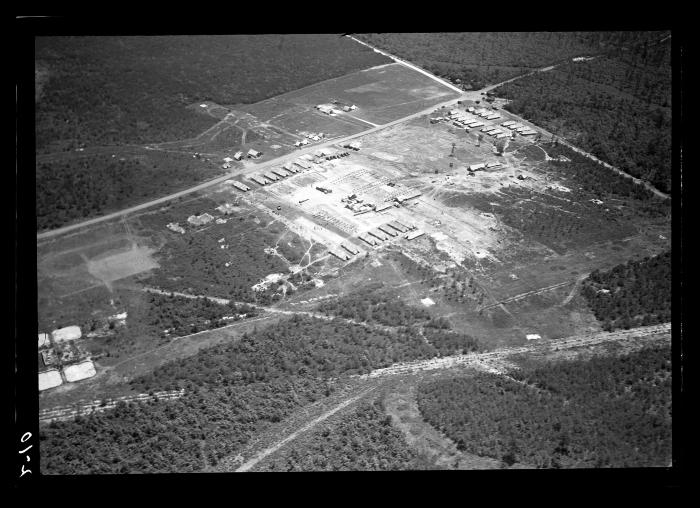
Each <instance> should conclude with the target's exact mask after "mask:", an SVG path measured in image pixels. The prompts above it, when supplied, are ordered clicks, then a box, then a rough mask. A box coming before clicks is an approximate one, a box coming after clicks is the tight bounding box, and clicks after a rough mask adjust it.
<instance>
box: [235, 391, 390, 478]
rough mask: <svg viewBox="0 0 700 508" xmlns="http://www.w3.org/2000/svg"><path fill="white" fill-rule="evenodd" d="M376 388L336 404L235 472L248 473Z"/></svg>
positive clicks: (258, 454)
mask: <svg viewBox="0 0 700 508" xmlns="http://www.w3.org/2000/svg"><path fill="white" fill-rule="evenodd" d="M376 388H377V387H376V386H372V387H370V388H368V389H366V390H364V391H363V392H361V393H360V394H359V395H355V396H353V397H351V398H349V399H347V400H345V401H343V402H341V403H340V404H338V405H337V406H335V407H334V408H332V409H330V410H329V411H326V412H324V413H323V414H322V415H321V416H319V417H317V418H314V419H313V420H311V421H310V422H309V423H307V424H306V425H304V426H303V427H301V428H299V429H298V430H295V431H294V432H292V433H291V434H289V435H287V436H286V437H284V438H283V439H281V440H279V441H277V442H275V443H274V444H273V445H271V446H268V447H267V448H265V449H264V450H262V451H260V452H258V453H257V454H256V455H255V456H254V457H253V458H251V459H249V460H247V461H246V462H245V463H243V465H241V466H240V467H238V468H237V469H236V472H237V473H240V472H244V471H250V470H251V469H252V468H253V467H255V465H256V464H257V463H258V462H260V461H261V460H263V459H264V458H265V457H267V456H268V455H271V454H273V453H275V452H276V451H277V450H279V449H280V448H282V447H283V446H284V445H285V444H287V443H289V442H290V441H293V440H294V439H296V438H297V437H298V436H299V435H300V434H302V433H304V432H308V431H309V430H311V429H313V428H314V427H315V426H316V425H318V424H319V423H321V422H322V421H324V420H327V419H328V418H330V417H331V416H333V415H334V414H335V413H337V412H338V411H340V410H342V409H344V408H346V407H347V406H349V405H350V404H353V403H354V402H357V401H358V400H360V399H361V398H363V397H364V396H365V395H367V394H368V393H369V392H371V391H373V390H375V389H376Z"/></svg>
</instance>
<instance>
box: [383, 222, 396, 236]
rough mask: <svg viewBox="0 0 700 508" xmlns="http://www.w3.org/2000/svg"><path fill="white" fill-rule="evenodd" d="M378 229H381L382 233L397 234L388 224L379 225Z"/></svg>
mask: <svg viewBox="0 0 700 508" xmlns="http://www.w3.org/2000/svg"><path fill="white" fill-rule="evenodd" d="M378 229H379V230H380V231H383V232H384V233H386V234H387V235H389V236H396V235H397V234H398V233H396V231H394V230H393V229H391V228H390V227H389V226H387V225H385V224H383V225H381V226H379V228H378Z"/></svg>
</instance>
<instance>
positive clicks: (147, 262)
mask: <svg viewBox="0 0 700 508" xmlns="http://www.w3.org/2000/svg"><path fill="white" fill-rule="evenodd" d="M154 252H155V249H149V248H147V247H142V246H139V245H137V244H136V243H133V244H132V245H131V248H130V249H129V250H126V251H123V252H118V253H116V254H107V255H102V256H100V257H99V258H95V259H90V260H88V261H87V268H88V271H89V272H90V274H91V275H93V276H94V277H95V278H97V279H99V280H101V281H102V282H104V283H105V284H109V283H111V282H114V281H115V280H120V279H124V278H126V277H130V276H132V275H136V274H138V273H142V272H146V271H148V270H152V269H154V268H158V267H159V265H158V263H157V262H156V261H155V260H154V259H153V258H152V257H151V254H153V253H154Z"/></svg>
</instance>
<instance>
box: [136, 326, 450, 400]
mask: <svg viewBox="0 0 700 508" xmlns="http://www.w3.org/2000/svg"><path fill="white" fill-rule="evenodd" d="M436 354H437V351H436V350H435V348H433V347H432V346H430V345H428V344H426V343H425V341H424V340H423V339H422V338H421V337H420V336H419V335H418V333H417V331H415V330H413V329H410V328H401V329H399V330H398V331H388V330H384V329H373V328H369V327H366V326H362V325H356V324H351V323H347V322H346V321H341V320H332V321H326V320H321V319H316V318H310V317H302V316H298V315H297V316H294V317H293V318H291V319H290V320H288V321H284V322H281V323H279V324H276V325H273V326H271V327H268V328H265V329H264V330H259V331H256V332H253V333H250V334H244V335H243V337H242V338H241V340H240V341H238V342H236V343H233V344H226V345H221V346H215V347H213V348H210V349H207V350H206V351H202V352H200V353H198V354H197V355H195V356H193V357H190V358H186V359H183V360H179V361H176V362H173V363H169V364H167V365H164V366H162V367H159V368H158V369H156V370H154V371H153V373H152V374H149V375H147V376H144V377H142V378H138V379H135V380H133V381H132V386H134V388H135V389H138V390H139V391H144V390H145V391H148V390H161V389H175V388H178V387H185V388H187V387H189V386H192V385H195V384H196V385H202V386H203V385H221V384H224V385H235V384H239V383H248V382H253V381H268V380H272V379H283V378H285V377H286V376H290V375H308V376H311V377H314V378H315V377H328V378H330V377H337V376H340V375H346V374H363V373H366V372H369V371H370V370H372V369H377V368H381V367H387V366H389V365H391V364H392V363H396V362H402V361H408V360H415V359H422V358H432V357H434V356H436Z"/></svg>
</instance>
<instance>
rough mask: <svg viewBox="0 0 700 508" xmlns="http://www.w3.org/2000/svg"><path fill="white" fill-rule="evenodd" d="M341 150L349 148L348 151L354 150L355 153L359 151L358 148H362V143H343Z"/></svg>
mask: <svg viewBox="0 0 700 508" xmlns="http://www.w3.org/2000/svg"><path fill="white" fill-rule="evenodd" d="M343 148H349V149H350V150H355V151H356V152H357V151H359V150H360V148H362V143H360V142H359V141H350V142H349V143H345V144H344V145H343Z"/></svg>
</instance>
